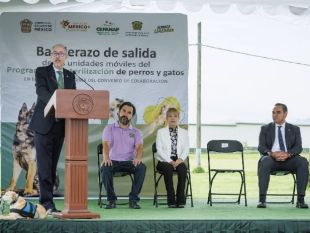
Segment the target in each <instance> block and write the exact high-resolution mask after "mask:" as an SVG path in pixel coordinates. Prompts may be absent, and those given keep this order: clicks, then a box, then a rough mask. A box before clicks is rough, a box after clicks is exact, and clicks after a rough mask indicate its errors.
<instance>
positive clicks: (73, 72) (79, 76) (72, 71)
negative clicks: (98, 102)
mask: <svg viewBox="0 0 310 233" xmlns="http://www.w3.org/2000/svg"><path fill="white" fill-rule="evenodd" d="M72 73H73V74H74V75H76V77H78V78H79V80H81V81H82V82H83V83H85V84H86V85H87V86H89V87H90V88H91V89H92V90H93V91H94V90H95V89H94V88H93V87H92V86H91V85H90V84H88V83H87V82H86V81H85V80H84V79H82V78H81V77H80V76H79V75H78V74H77V73H76V72H75V70H73V71H72Z"/></svg>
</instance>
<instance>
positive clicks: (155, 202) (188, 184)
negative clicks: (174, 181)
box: [152, 142, 194, 207]
mask: <svg viewBox="0 0 310 233" xmlns="http://www.w3.org/2000/svg"><path fill="white" fill-rule="evenodd" d="M152 153H153V171H154V199H153V205H155V206H156V207H158V205H159V204H167V203H166V202H163V203H159V202H158V199H159V197H163V198H164V197H167V194H159V193H158V185H159V182H160V180H161V178H162V177H163V174H162V173H161V172H160V171H158V170H157V169H156V158H155V157H156V156H155V155H156V153H157V149H156V143H155V142H154V143H153V145H152ZM186 165H187V176H186V190H185V197H186V199H188V198H190V200H191V207H193V206H194V203H193V192H192V181H191V173H190V165H189V158H188V156H187V159H186ZM174 175H177V173H176V172H174Z"/></svg>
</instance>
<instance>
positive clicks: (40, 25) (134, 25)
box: [20, 18, 175, 37]
mask: <svg viewBox="0 0 310 233" xmlns="http://www.w3.org/2000/svg"><path fill="white" fill-rule="evenodd" d="M56 29H57V30H63V31H64V32H90V31H94V32H95V33H96V34H98V35H110V36H113V35H119V34H122V35H125V36H141V37H147V36H150V35H152V34H153V33H154V34H158V33H170V32H174V30H175V29H174V26H173V25H170V24H168V25H157V26H156V27H155V28H154V29H153V30H152V31H148V30H144V28H143V21H132V22H128V26H127V27H126V28H122V27H120V26H118V25H117V24H116V23H114V22H111V21H108V20H106V21H104V23H102V24H99V25H91V24H90V23H87V22H77V21H73V20H68V19H62V20H60V21H59V22H56V23H53V22H49V21H32V20H30V19H28V18H25V19H23V20H21V21H20V31H21V32H22V33H37V32H40V33H41V32H45V33H48V32H54V31H55V30H56Z"/></svg>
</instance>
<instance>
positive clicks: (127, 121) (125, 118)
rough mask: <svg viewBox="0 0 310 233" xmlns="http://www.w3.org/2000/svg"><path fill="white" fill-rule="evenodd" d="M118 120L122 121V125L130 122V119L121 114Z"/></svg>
mask: <svg viewBox="0 0 310 233" xmlns="http://www.w3.org/2000/svg"><path fill="white" fill-rule="evenodd" d="M119 121H120V123H122V124H123V125H128V124H129V122H130V120H129V119H128V117H126V116H121V117H119Z"/></svg>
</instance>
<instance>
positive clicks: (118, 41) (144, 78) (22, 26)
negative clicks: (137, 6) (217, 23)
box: [0, 13, 188, 124]
mask: <svg viewBox="0 0 310 233" xmlns="http://www.w3.org/2000/svg"><path fill="white" fill-rule="evenodd" d="M0 19H1V20H0V22H1V23H0V25H1V68H2V69H1V78H2V80H1V81H2V85H1V101H2V102H1V104H2V112H1V121H2V122H16V120H17V114H18V112H19V109H20V108H21V106H22V103H24V102H25V103H27V105H28V107H30V106H31V105H32V103H33V102H35V100H36V94H35V86H34V76H35V69H36V67H38V66H45V65H48V64H49V61H50V52H51V51H50V49H51V46H52V45H54V44H56V43H63V44H65V45H66V46H67V49H68V54H69V57H68V60H67V63H66V66H65V67H66V68H67V69H69V70H74V71H76V73H77V75H78V76H80V77H81V78H83V79H84V80H85V81H86V82H87V83H88V84H90V85H91V86H92V87H93V88H94V89H95V90H108V91H110V101H111V106H112V108H113V105H114V104H115V103H116V102H117V101H122V100H126V101H131V102H132V103H134V104H135V105H136V107H137V119H136V123H137V124H152V123H154V122H155V121H156V120H158V118H160V117H161V116H160V114H162V113H164V110H165V108H167V107H169V106H175V107H178V108H180V110H181V113H182V115H181V117H182V118H181V120H182V122H181V123H182V124H187V121H188V120H187V109H188V103H187V99H188V91H187V90H188V87H187V76H188V41H187V17H186V16H185V15H182V14H127V13H126V14H123V13H121V14H119V13H118V14H117V13H111V14H110V13H102V14H97V13H96V14H94V13H4V14H2V15H1V16H0ZM77 88H78V89H90V87H88V86H87V85H86V84H84V83H83V82H81V81H80V80H79V79H78V78H77ZM111 115H113V112H112V113H111Z"/></svg>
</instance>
